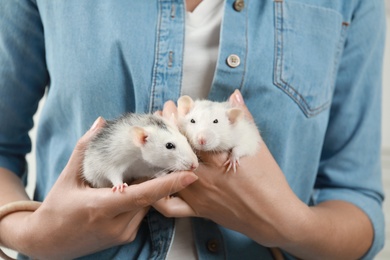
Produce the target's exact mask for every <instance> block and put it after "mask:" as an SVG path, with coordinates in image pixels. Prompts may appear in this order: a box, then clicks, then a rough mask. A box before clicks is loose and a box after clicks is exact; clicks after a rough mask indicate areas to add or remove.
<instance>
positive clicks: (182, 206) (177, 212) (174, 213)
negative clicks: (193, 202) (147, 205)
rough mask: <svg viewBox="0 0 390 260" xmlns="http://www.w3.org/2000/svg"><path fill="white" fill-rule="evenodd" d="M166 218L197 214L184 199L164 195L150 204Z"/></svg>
mask: <svg viewBox="0 0 390 260" xmlns="http://www.w3.org/2000/svg"><path fill="white" fill-rule="evenodd" d="M152 206H153V207H154V208H155V209H156V210H157V211H159V212H160V213H161V214H163V215H164V216H165V217H167V218H181V217H195V216H196V215H197V214H196V212H195V211H194V210H193V209H192V208H191V206H190V205H188V204H187V202H185V201H184V200H182V199H181V198H179V197H165V198H162V199H160V200H158V201H156V202H155V203H153V205H152Z"/></svg>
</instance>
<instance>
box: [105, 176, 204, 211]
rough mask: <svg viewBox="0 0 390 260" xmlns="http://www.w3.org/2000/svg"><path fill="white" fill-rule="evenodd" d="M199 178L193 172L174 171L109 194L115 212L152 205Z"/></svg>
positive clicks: (108, 197) (107, 197)
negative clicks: (120, 191)
mask: <svg viewBox="0 0 390 260" xmlns="http://www.w3.org/2000/svg"><path fill="white" fill-rule="evenodd" d="M197 179H198V176H196V175H195V174H194V173H193V172H189V171H182V172H174V173H171V174H168V175H165V176H162V177H158V178H155V179H152V180H149V181H145V182H143V183H140V184H135V185H131V186H129V187H126V189H124V191H123V192H122V193H119V192H118V193H114V194H112V193H111V194H109V195H111V196H106V199H108V200H110V201H111V202H108V203H107V204H109V203H111V205H114V206H113V210H114V214H115V213H116V214H120V213H123V212H126V211H132V210H135V209H139V208H144V207H147V206H150V205H151V204H153V203H154V202H156V201H157V200H160V199H161V198H164V197H166V196H169V195H171V194H174V193H176V192H179V191H180V190H182V189H184V188H185V187H187V186H188V185H190V184H191V183H193V182H194V181H196V180H197Z"/></svg>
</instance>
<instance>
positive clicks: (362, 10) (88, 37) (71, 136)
mask: <svg viewBox="0 0 390 260" xmlns="http://www.w3.org/2000/svg"><path fill="white" fill-rule="evenodd" d="M384 10H385V8H384V2H383V1H382V0H370V1H367V0H348V1H338V0H332V1H330V0H317V1H309V0H294V1H293V0H284V1H283V0H278V1H271V0H267V1H258V0H245V1H244V6H243V8H240V6H239V5H237V4H235V2H234V1H233V0H226V4H225V6H224V17H223V21H222V27H221V28H222V29H221V32H220V49H219V54H218V55H219V56H218V61H217V67H216V72H215V76H214V79H213V83H212V86H211V90H210V93H209V96H208V98H209V99H211V100H215V101H223V100H226V99H227V98H228V97H229V96H230V94H231V93H232V92H233V91H234V90H235V89H240V90H241V92H242V94H243V96H244V99H245V102H246V104H247V106H248V108H249V110H250V111H251V112H252V114H253V116H254V119H255V121H256V123H257V126H258V128H259V129H260V131H261V133H262V136H263V139H264V141H265V142H266V144H267V145H268V147H269V149H270V151H271V153H272V154H273V156H274V158H275V160H276V161H277V163H278V164H279V166H280V167H281V169H282V170H283V173H284V174H285V176H286V178H287V181H288V183H289V185H290V186H291V188H292V190H293V191H294V192H295V194H296V195H297V196H298V197H299V198H300V199H301V200H302V201H303V202H305V203H307V204H308V205H315V204H317V203H320V202H323V201H327V200H343V201H348V202H350V203H353V204H354V205H356V206H358V207H359V208H361V209H362V210H363V211H364V212H365V213H366V214H367V215H368V216H369V218H370V220H371V222H372V224H373V227H374V232H375V238H374V241H373V244H372V247H371V248H370V250H369V251H368V252H367V254H366V255H365V257H364V258H365V259H372V258H373V257H374V256H375V254H376V253H377V252H378V251H379V250H380V249H381V248H382V247H383V244H384V216H383V212H382V201H383V197H384V194H383V190H382V182H381V163H380V144H381V132H380V129H381V125H380V120H381V112H380V110H381V85H382V82H381V73H382V59H383V58H382V57H383V49H384V38H385V13H384ZM0 17H1V19H0V167H5V168H7V169H10V170H11V171H13V172H15V173H16V174H18V175H19V176H20V177H22V178H25V176H26V174H27V165H26V161H25V154H26V153H28V152H29V151H30V149H31V141H30V138H29V135H28V131H29V130H30V129H31V128H32V127H33V120H32V116H33V114H34V113H35V111H36V109H37V106H38V102H39V100H40V99H41V98H42V97H43V96H44V95H45V96H46V101H45V104H44V107H43V111H42V113H41V116H40V121H39V123H38V135H37V173H38V176H37V184H36V185H37V186H36V191H35V197H34V199H35V200H40V201H41V200H43V199H44V198H45V196H46V195H47V193H48V192H49V190H50V188H51V187H52V185H53V183H54V182H55V181H56V179H57V177H58V175H59V174H60V173H61V171H62V169H63V168H64V167H65V165H66V163H67V161H68V159H69V157H70V154H71V152H72V150H73V148H74V146H75V144H76V142H77V140H78V139H79V138H80V137H81V136H82V135H83V134H84V133H85V132H86V131H87V129H89V127H90V126H91V124H92V123H93V121H94V120H95V119H96V118H97V117H98V116H103V117H104V118H106V119H112V118H114V117H117V116H119V115H120V114H122V113H124V112H136V113H145V112H153V111H155V110H159V109H162V107H163V104H164V102H165V101H167V100H177V99H178V97H179V96H180V95H181V79H182V62H183V48H184V33H185V32H184V28H185V26H184V22H185V4H184V1H183V0H155V1H150V0H149V1H128V0H116V1H104V0H83V1H80V0H66V1H65V0H56V1H51V0H50V1H49V0H36V1H33V0H25V1H13V0H8V1H7V0H2V1H0ZM232 54H234V55H237V56H238V58H239V63H237V61H238V60H237V58H236V59H234V56H231V55H232ZM259 189H261V183H259ZM253 206H254V207H255V206H256V205H253ZM286 214H289V212H288V211H286ZM173 230H174V220H173V219H168V218H165V217H163V216H162V215H161V214H159V213H158V212H157V211H155V210H151V211H150V213H149V214H148V215H147V217H146V218H145V220H144V221H143V222H142V225H141V228H140V230H139V232H138V235H137V238H136V239H135V241H134V242H132V243H130V244H127V245H123V246H118V247H114V248H110V249H107V250H104V251H102V252H99V253H96V254H94V255H92V256H85V257H84V258H83V259H146V258H150V259H163V258H164V257H165V256H166V254H167V251H168V249H169V246H170V243H171V240H172V235H173ZM193 230H194V236H195V237H194V239H195V243H196V250H197V253H198V256H199V258H200V259H267V258H270V257H271V256H270V253H269V251H268V249H267V248H265V247H263V246H261V245H259V244H257V243H256V242H254V241H253V240H251V239H249V238H247V237H246V236H244V235H242V234H240V233H238V232H235V231H232V230H228V229H226V228H224V227H222V226H219V225H217V224H215V223H213V222H211V221H209V220H204V219H200V218H198V219H193ZM285 257H287V258H293V257H292V256H290V255H288V254H287V253H285Z"/></svg>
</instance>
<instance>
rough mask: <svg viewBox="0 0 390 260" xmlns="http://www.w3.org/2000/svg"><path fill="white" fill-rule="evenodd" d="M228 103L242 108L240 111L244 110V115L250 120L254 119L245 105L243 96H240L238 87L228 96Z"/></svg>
mask: <svg viewBox="0 0 390 260" xmlns="http://www.w3.org/2000/svg"><path fill="white" fill-rule="evenodd" d="M229 103H230V104H231V105H232V106H234V107H239V108H240V109H242V111H244V114H245V117H246V118H248V119H249V120H251V121H254V120H253V116H252V114H251V112H250V111H249V110H248V108H247V106H246V105H245V102H244V98H243V97H242V95H241V92H240V91H239V90H238V89H236V90H235V91H234V92H233V94H232V95H231V96H230V98H229Z"/></svg>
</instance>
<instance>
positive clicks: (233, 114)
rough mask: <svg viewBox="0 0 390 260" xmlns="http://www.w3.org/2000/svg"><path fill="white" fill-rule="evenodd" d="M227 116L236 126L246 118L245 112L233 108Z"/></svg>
mask: <svg viewBox="0 0 390 260" xmlns="http://www.w3.org/2000/svg"><path fill="white" fill-rule="evenodd" d="M226 114H227V116H228V118H229V122H230V123H231V124H235V123H236V122H237V121H238V120H240V119H241V118H242V117H243V116H244V112H243V111H242V110H241V109H239V108H231V109H229V110H228V111H227V112H226Z"/></svg>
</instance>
